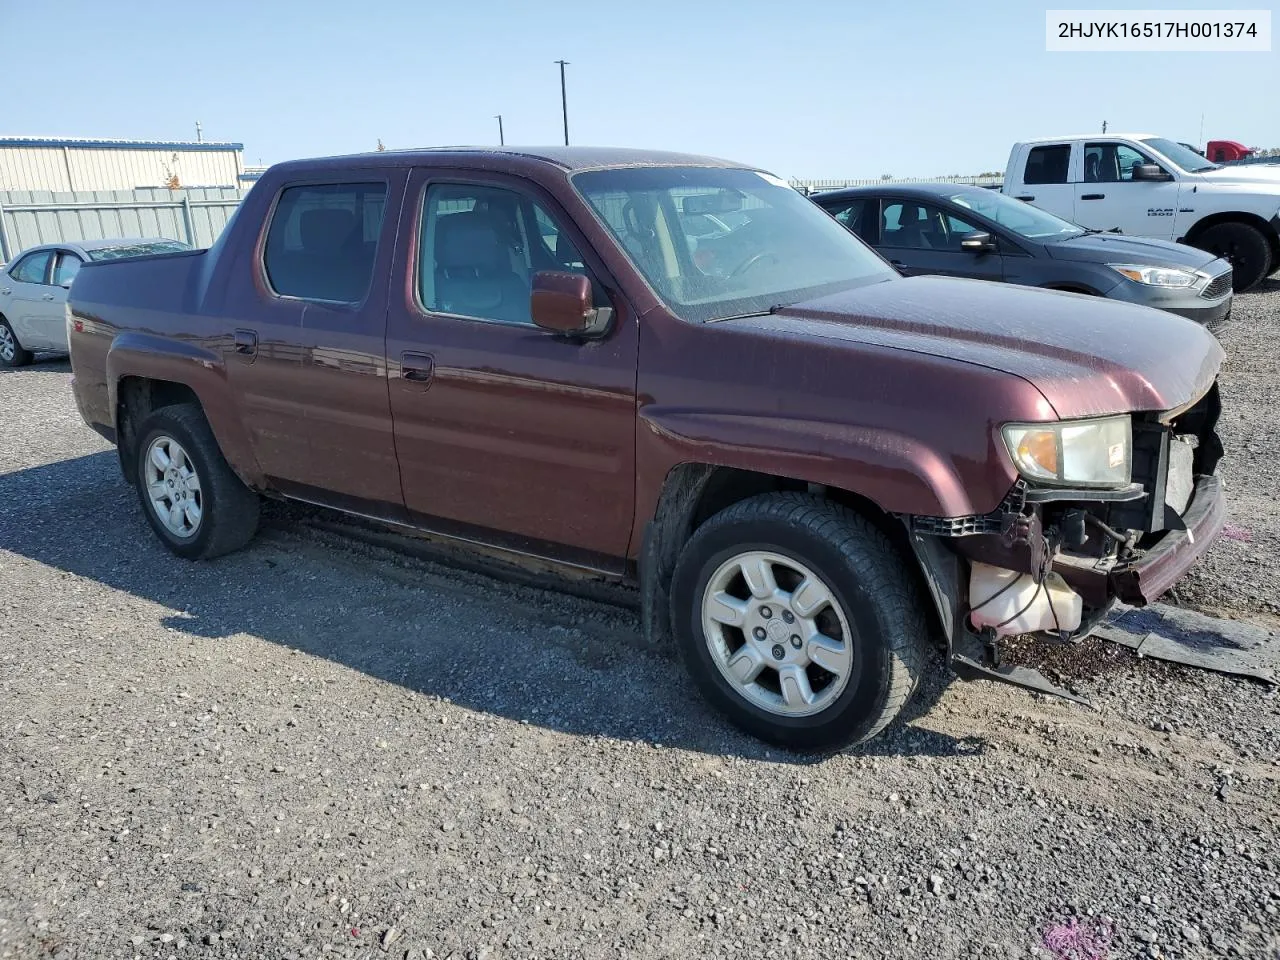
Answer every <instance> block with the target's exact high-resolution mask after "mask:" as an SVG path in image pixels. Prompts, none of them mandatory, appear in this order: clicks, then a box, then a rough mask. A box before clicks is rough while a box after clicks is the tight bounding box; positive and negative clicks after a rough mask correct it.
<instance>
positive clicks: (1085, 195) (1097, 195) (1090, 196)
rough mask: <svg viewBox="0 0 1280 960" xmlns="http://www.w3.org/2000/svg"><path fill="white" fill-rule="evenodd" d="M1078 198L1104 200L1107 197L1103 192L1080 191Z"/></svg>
mask: <svg viewBox="0 0 1280 960" xmlns="http://www.w3.org/2000/svg"><path fill="white" fill-rule="evenodd" d="M1080 199H1081V200H1105V199H1107V195H1106V194H1105V193H1082V194H1080Z"/></svg>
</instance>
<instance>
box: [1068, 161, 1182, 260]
mask: <svg viewBox="0 0 1280 960" xmlns="http://www.w3.org/2000/svg"><path fill="white" fill-rule="evenodd" d="M1155 162H1156V161H1155V159H1154V158H1152V157H1151V156H1150V155H1148V154H1146V153H1144V152H1143V151H1141V150H1140V149H1138V147H1136V146H1134V145H1133V144H1131V143H1127V142H1125V141H1122V140H1104V139H1098V140H1091V141H1089V142H1088V143H1086V144H1085V145H1084V163H1083V165H1082V170H1081V177H1080V182H1078V183H1076V184H1075V190H1076V222H1077V223H1078V224H1080V225H1081V226H1084V227H1090V228H1092V229H1094V230H1117V229H1118V230H1119V231H1120V232H1121V233H1127V234H1129V235H1131V236H1135V237H1158V238H1160V239H1161V240H1172V239H1173V238H1174V237H1173V234H1174V229H1173V228H1174V223H1175V221H1176V219H1177V214H1178V188H1179V184H1178V181H1177V180H1165V181H1156V180H1134V179H1133V169H1134V167H1136V166H1138V165H1139V164H1144V163H1155ZM1166 172H1169V171H1166Z"/></svg>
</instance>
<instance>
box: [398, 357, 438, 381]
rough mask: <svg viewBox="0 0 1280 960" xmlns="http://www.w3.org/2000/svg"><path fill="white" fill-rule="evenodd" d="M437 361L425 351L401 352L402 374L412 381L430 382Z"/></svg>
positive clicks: (404, 377)
mask: <svg viewBox="0 0 1280 960" xmlns="http://www.w3.org/2000/svg"><path fill="white" fill-rule="evenodd" d="M435 365H436V362H435V360H433V359H432V358H431V357H430V356H429V355H428V354H425V353H408V352H406V353H402V354H400V376H401V377H402V378H403V379H405V380H408V381H410V382H412V383H430V382H431V374H432V373H434V372H435Z"/></svg>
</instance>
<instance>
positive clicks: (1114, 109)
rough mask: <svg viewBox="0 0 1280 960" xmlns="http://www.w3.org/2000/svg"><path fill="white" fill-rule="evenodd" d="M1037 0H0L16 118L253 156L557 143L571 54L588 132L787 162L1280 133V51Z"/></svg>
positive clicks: (981, 154) (968, 157) (25, 127)
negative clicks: (1204, 46) (1064, 25)
mask: <svg viewBox="0 0 1280 960" xmlns="http://www.w3.org/2000/svg"><path fill="white" fill-rule="evenodd" d="M1248 5H1249V4H1248V3H1247V2H1245V3H1235V4H1231V3H1228V4H1214V3H1211V2H1208V0H1201V2H1199V3H1194V2H1193V3H1185V2H1184V3H1179V2H1178V0H1165V2H1163V3H1158V4H1152V3H1142V2H1141V0H1127V3H1126V6H1128V7H1133V8H1166V9H1169V8H1190V9H1196V8H1199V9H1203V8H1210V7H1213V8H1217V7H1221V8H1223V9H1231V8H1238V7H1244V6H1248ZM1046 6H1052V7H1055V8H1061V7H1069V6H1071V5H1070V4H1067V3H1065V2H1062V0H1055V2H1053V3H1052V4H1035V3H1027V2H980V0H978V2H970V3H964V2H945V0H897V2H875V3H867V2H859V0H842V2H830V0H809V2H806V3H797V4H786V3H778V2H776V0H774V2H768V3H766V2H760V0H737V2H735V3H728V2H723V0H722V2H719V3H713V2H703V3H698V2H694V0H680V2H678V0H639V2H628V3H625V4H620V3H609V2H607V0H588V2H582V0H571V2H568V0H567V2H556V0H536V2H534V0H526V2H523V3H520V2H514V0H505V2H504V0H462V2H458V0H449V2H443V0H425V2H424V0H374V2H352V0H216V2H213V0H208V2H206V0H200V2H197V0H165V2H161V0H154V2H153V0H106V2H104V0H59V2H58V3H57V4H56V5H54V6H53V7H46V6H41V5H39V4H35V3H22V2H20V0H0V38H4V42H3V45H2V47H0V48H2V49H3V50H4V68H5V69H4V73H5V78H6V84H5V86H6V88H7V95H6V96H5V98H4V106H3V108H2V109H0V135H28V134H29V135H41V136H64V137H112V138H124V139H155V140H159V139H193V138H194V134H195V121H197V120H199V121H201V123H202V124H203V127H204V137H205V139H209V140H214V139H217V140H234V141H239V142H241V143H243V144H244V145H245V162H246V163H250V164H252V163H257V162H259V160H261V162H263V163H272V162H274V161H277V160H285V159H290V158H294V157H300V156H316V155H324V154H333V153H349V152H354V151H363V150H369V149H373V148H374V146H375V145H376V143H377V141H378V139H379V138H381V139H382V141H383V142H384V143H385V144H386V145H387V146H388V147H411V146H429V145H439V144H464V143H465V144H477V143H496V142H497V132H498V131H497V121H496V120H494V119H493V117H494V114H498V113H501V114H502V115H503V123H504V126H505V129H506V140H507V143H509V144H510V143H525V144H540V143H557V142H560V139H561V136H562V132H561V125H560V124H561V119H560V86H559V72H558V68H557V67H556V65H555V64H554V63H553V61H554V60H556V59H560V58H563V59H565V60H568V61H570V65H569V67H568V89H569V135H570V139H571V141H572V142H574V143H580V144H597V145H613V146H646V147H655V148H665V149H677V150H687V151H692V152H696V153H709V154H715V155H719V156H724V157H729V158H732V159H736V160H742V161H748V162H752V163H756V164H759V165H761V166H763V167H765V168H767V169H770V170H773V171H774V172H775V173H778V174H781V175H783V176H788V177H814V178H817V177H823V178H826V177H831V178H835V177H848V178H857V177H874V176H879V175H880V174H883V173H891V174H893V175H895V176H928V175H935V174H949V173H966V174H967V173H976V172H979V171H983V170H989V169H1000V170H1003V168H1004V164H1005V159H1006V157H1007V155H1008V149H1009V145H1010V144H1011V143H1012V142H1013V141H1015V140H1018V139H1023V138H1028V137H1034V136H1049V135H1054V134H1062V133H1079V132H1084V131H1092V130H1097V129H1099V128H1100V126H1101V123H1102V121H1104V120H1106V121H1108V122H1109V125H1110V129H1111V130H1112V131H1113V132H1119V131H1123V130H1135V129H1136V130H1142V131H1149V132H1155V133H1159V134H1162V135H1165V136H1168V137H1170V138H1172V139H1176V140H1184V141H1188V142H1192V143H1199V144H1201V145H1203V144H1202V143H1201V141H1200V139H1199V138H1200V124H1201V114H1203V115H1204V135H1205V137H1206V138H1207V139H1231V140H1240V141H1243V142H1244V143H1246V144H1248V145H1250V146H1262V147H1272V146H1280V106H1277V103H1278V102H1280V101H1278V100H1277V96H1278V93H1280V53H1277V52H1274V51H1273V52H1272V53H1236V54H1219V53H1179V54H1162V53H1141V54H1138V53H1109V54H1082V53H1047V52H1045V49H1044V45H1045V41H1044V11H1045V9H1046ZM1075 6H1077V7H1087V6H1101V4H1100V3H1098V2H1097V0H1094V2H1092V3H1079V4H1076V5H1075ZM1253 6H1255V7H1259V6H1262V4H1259V3H1256V2H1255V3H1253ZM55 8H56V14H55V13H54V12H53V11H54V10H55ZM1273 20H1274V21H1275V26H1276V28H1277V29H1280V16H1276V15H1275V12H1274V10H1273ZM19 41H21V42H19Z"/></svg>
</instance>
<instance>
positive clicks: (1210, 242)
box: [1192, 223, 1272, 292]
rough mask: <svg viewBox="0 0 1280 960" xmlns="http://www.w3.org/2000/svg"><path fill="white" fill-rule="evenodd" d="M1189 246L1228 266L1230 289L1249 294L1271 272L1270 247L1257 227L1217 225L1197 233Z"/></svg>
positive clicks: (1228, 224)
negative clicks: (1227, 262) (1250, 289)
mask: <svg viewBox="0 0 1280 960" xmlns="http://www.w3.org/2000/svg"><path fill="white" fill-rule="evenodd" d="M1192 246H1195V247H1199V248H1200V249H1201V250H1205V251H1207V252H1208V253H1212V254H1213V255H1214V256H1217V257H1223V258H1224V259H1226V260H1229V261H1230V262H1231V268H1232V270H1231V285H1232V287H1234V288H1235V290H1236V291H1237V292H1239V291H1241V290H1248V289H1249V288H1250V287H1252V286H1255V285H1256V284H1258V283H1259V282H1260V281H1261V280H1262V279H1263V278H1264V277H1266V275H1267V274H1269V273H1270V272H1271V269H1272V268H1271V244H1269V243H1268V242H1267V238H1266V236H1265V235H1264V234H1263V232H1262V231H1261V230H1259V229H1258V228H1257V227H1253V226H1250V225H1249V224H1247V223H1219V224H1215V225H1214V226H1212V227H1209V228H1208V229H1207V230H1204V231H1202V232H1201V233H1199V234H1198V235H1197V236H1196V238H1195V240H1194V241H1193V242H1192Z"/></svg>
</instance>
